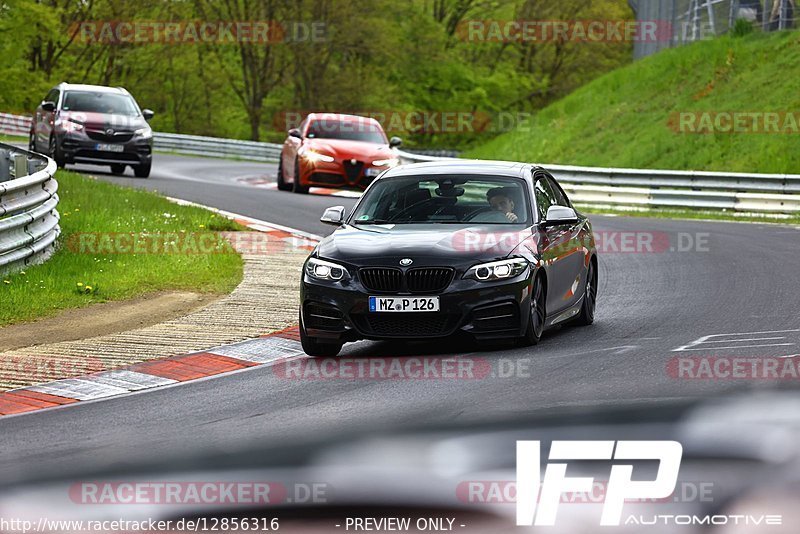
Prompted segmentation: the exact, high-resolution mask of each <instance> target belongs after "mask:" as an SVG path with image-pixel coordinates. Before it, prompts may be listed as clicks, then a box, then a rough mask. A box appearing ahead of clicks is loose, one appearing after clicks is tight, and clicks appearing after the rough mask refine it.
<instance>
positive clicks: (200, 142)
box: [153, 132, 282, 161]
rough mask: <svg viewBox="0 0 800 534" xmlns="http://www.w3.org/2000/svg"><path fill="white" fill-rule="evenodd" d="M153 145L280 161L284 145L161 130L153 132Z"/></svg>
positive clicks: (183, 151) (200, 153)
mask: <svg viewBox="0 0 800 534" xmlns="http://www.w3.org/2000/svg"><path fill="white" fill-rule="evenodd" d="M153 145H154V148H155V149H156V150H161V151H165V152H177V153H179V154H192V155H196V156H208V157H217V158H231V157H232V158H241V159H247V160H253V161H278V158H279V157H280V154H281V147H282V145H278V144H275V143H260V142H257V141H240V140H238V139H223V138H220V137H203V136H200V135H182V134H171V133H160V132H156V133H154V134H153Z"/></svg>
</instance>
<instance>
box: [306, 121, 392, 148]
mask: <svg viewBox="0 0 800 534" xmlns="http://www.w3.org/2000/svg"><path fill="white" fill-rule="evenodd" d="M306 137H308V138H310V139H345V140H347V141H366V142H368V143H379V144H386V136H385V135H384V134H383V130H381V128H380V126H378V125H377V124H375V123H374V122H372V121H366V120H349V121H343V120H339V119H320V120H315V121H313V122H312V123H311V124H309V125H308V131H307V132H306Z"/></svg>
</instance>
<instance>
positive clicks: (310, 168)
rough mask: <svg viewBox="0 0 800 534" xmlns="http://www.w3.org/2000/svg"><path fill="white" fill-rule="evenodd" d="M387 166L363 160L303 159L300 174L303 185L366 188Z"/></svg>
mask: <svg viewBox="0 0 800 534" xmlns="http://www.w3.org/2000/svg"><path fill="white" fill-rule="evenodd" d="M388 168H389V167H375V166H373V165H372V164H370V163H367V162H365V161H359V160H356V161H355V163H353V162H352V161H351V160H336V161H333V162H330V163H327V162H324V161H315V162H311V161H305V162H304V164H303V173H302V176H301V185H303V186H304V187H308V186H312V187H340V188H353V189H361V190H363V189H366V188H367V186H368V185H369V184H370V183H372V181H373V180H374V179H375V178H376V177H377V176H378V175H379V174H380V173H382V172H383V171H385V170H386V169H388Z"/></svg>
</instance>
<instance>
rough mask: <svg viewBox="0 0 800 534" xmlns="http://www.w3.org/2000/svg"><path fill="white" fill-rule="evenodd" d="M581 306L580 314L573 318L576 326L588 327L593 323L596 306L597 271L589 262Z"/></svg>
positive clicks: (592, 263)
mask: <svg viewBox="0 0 800 534" xmlns="http://www.w3.org/2000/svg"><path fill="white" fill-rule="evenodd" d="M583 295H584V297H583V304H582V305H581V312H580V313H579V314H578V316H577V317H576V318H575V324H576V325H578V326H589V325H590V324H592V323H593V322H594V308H595V306H596V305H597V269H596V268H595V266H594V262H593V261H591V262H589V270H588V271H587V273H586V287H585V288H584V293H583Z"/></svg>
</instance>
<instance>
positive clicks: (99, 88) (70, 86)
mask: <svg viewBox="0 0 800 534" xmlns="http://www.w3.org/2000/svg"><path fill="white" fill-rule="evenodd" d="M56 88H57V89H60V90H62V91H70V90H72V91H94V92H96V93H117V94H121V95H127V94H128V91H126V90H125V89H123V88H122V87H107V86H105V85H88V84H83V83H67V82H62V83H60V84H58V85H57V86H56Z"/></svg>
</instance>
